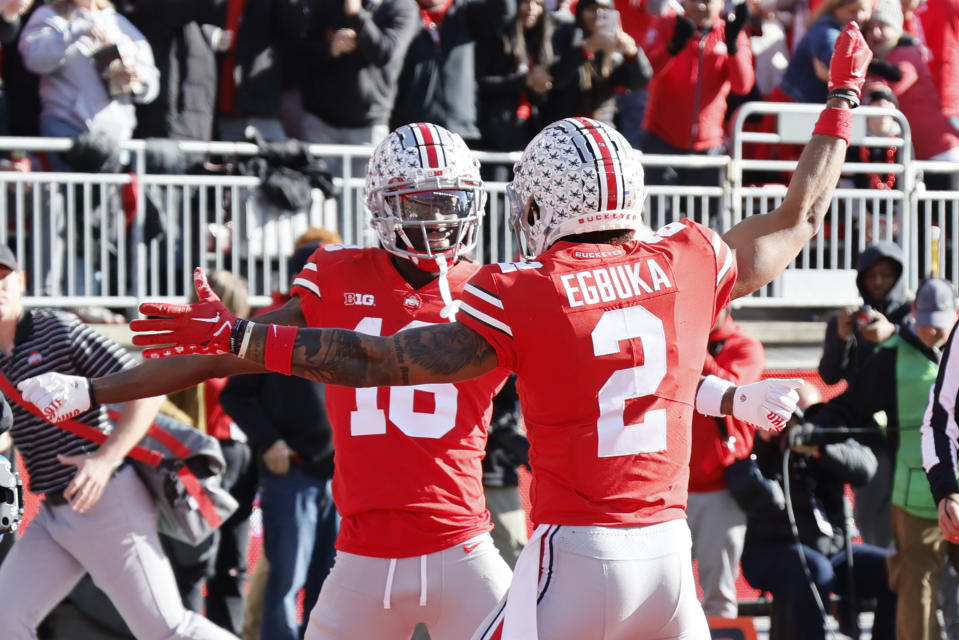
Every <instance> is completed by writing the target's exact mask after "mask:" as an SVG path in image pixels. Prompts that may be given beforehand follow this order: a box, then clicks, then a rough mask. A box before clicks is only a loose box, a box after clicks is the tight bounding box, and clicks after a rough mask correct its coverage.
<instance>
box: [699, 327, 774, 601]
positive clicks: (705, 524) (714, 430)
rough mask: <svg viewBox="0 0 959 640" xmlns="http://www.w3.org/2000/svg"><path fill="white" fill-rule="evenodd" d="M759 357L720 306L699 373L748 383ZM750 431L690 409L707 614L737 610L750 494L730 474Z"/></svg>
mask: <svg viewBox="0 0 959 640" xmlns="http://www.w3.org/2000/svg"><path fill="white" fill-rule="evenodd" d="M765 360H766V355H765V352H764V351H763V345H762V343H761V342H760V341H759V340H756V339H755V338H753V337H751V336H748V335H746V334H745V333H744V332H743V330H742V327H740V326H739V325H737V324H736V323H735V322H733V319H732V317H731V316H730V315H729V311H728V310H727V309H724V310H723V311H721V312H720V314H719V317H718V318H717V319H716V323H715V324H714V325H713V328H712V331H710V333H709V343H708V346H707V354H706V360H705V361H704V363H703V375H704V376H708V375H715V376H719V377H720V378H724V379H726V380H730V381H732V382H735V383H736V384H748V383H750V382H756V381H757V380H759V378H760V376H761V375H762V372H763V366H764V364H765ZM754 431H755V427H753V426H752V425H750V424H748V423H746V422H743V421H742V420H737V419H736V418H733V417H732V416H725V417H721V418H717V417H711V416H705V415H703V414H701V413H694V414H693V423H692V438H691V440H690V443H691V447H692V451H691V455H690V461H689V502H688V503H687V506H686V518H687V520H688V522H689V529H690V531H691V533H692V536H693V557H694V558H696V560H697V561H698V562H699V584H700V586H701V587H702V588H703V601H702V602H703V612H704V613H705V614H706V615H707V616H718V617H723V618H735V617H736V614H737V602H736V578H737V576H738V573H739V557H740V556H741V555H742V552H743V540H744V538H745V536H746V513H745V509H746V508H747V507H748V504H749V502H751V499H750V498H751V496H748V497H747V496H746V494H743V493H739V494H738V495H737V491H738V484H739V478H738V477H735V476H737V475H739V474H740V473H741V472H743V471H745V472H746V473H747V474H748V471H749V468H748V467H749V462H750V460H749V454H750V452H751V450H752V447H753V432H754ZM731 476H733V477H731ZM744 497H745V498H746V500H745V501H743V500H742V498H744Z"/></svg>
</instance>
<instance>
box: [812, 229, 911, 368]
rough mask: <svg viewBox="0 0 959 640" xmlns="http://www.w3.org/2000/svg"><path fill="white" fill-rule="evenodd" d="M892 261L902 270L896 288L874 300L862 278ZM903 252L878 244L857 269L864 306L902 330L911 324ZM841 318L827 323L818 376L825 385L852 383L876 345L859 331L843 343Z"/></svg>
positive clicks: (891, 245)
mask: <svg viewBox="0 0 959 640" xmlns="http://www.w3.org/2000/svg"><path fill="white" fill-rule="evenodd" d="M883 258H889V259H891V260H893V261H894V262H895V263H896V264H897V265H898V266H899V278H898V279H897V280H896V284H894V285H893V287H892V289H890V290H889V293H887V294H886V295H885V296H884V297H883V298H881V299H875V298H871V297H870V296H869V294H868V293H867V292H866V290H865V287H864V286H863V274H864V273H865V272H866V270H867V269H869V268H870V267H871V266H873V265H874V264H876V263H877V262H879V261H880V260H882V259H883ZM902 262H903V256H902V249H901V248H900V247H899V245H897V244H896V243H894V242H877V243H875V244H871V245H869V246H867V247H866V249H865V250H864V251H863V252H862V254H860V256H859V262H858V264H857V265H856V271H857V272H858V275H857V276H856V288H857V289H859V295H861V296H862V300H863V304H868V305H869V306H870V307H872V308H873V309H875V310H876V311H878V312H880V313H881V314H883V315H884V316H886V319H887V320H889V322H891V323H893V324H894V325H896V331H897V332H898V331H899V326H900V325H902V324H903V323H904V322H906V321H907V320H908V317H909V309H910V303H909V299H908V298H907V297H906V285H905V282H903V279H902ZM838 321H839V317H838V314H836V315H833V316H832V317H831V318H829V321H828V322H827V323H826V339H825V344H824V345H823V352H822V358H821V359H820V360H819V375H820V376H821V377H822V379H823V381H824V382H825V383H826V384H836V383H837V382H839V381H840V380H846V381H851V380H852V378H854V377H855V376H856V373H857V372H858V371H859V367H860V365H861V364H862V361H863V360H865V359H866V357H868V355H869V354H871V353H872V352H873V348H874V347H875V346H876V344H875V343H874V342H872V341H870V340H866V339H865V338H863V337H862V335H861V334H860V333H859V331H854V332H853V338H852V339H850V340H849V342H843V341H842V339H841V338H840V337H839V329H838Z"/></svg>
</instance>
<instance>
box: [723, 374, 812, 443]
mask: <svg viewBox="0 0 959 640" xmlns="http://www.w3.org/2000/svg"><path fill="white" fill-rule="evenodd" d="M802 384H803V381H802V379H801V378H767V379H766V380H760V381H759V382H754V383H752V384H747V385H743V386H741V387H736V392H735V395H734V396H733V417H734V418H736V419H738V420H742V421H743V422H748V423H749V424H751V425H755V426H756V427H758V428H760V429H762V430H764V431H782V429H783V427H785V426H786V423H787V422H789V418H790V417H791V416H792V414H793V411H795V410H796V403H798V402H799V393H798V392H797V391H796V389H798V388H799V387H801V386H802Z"/></svg>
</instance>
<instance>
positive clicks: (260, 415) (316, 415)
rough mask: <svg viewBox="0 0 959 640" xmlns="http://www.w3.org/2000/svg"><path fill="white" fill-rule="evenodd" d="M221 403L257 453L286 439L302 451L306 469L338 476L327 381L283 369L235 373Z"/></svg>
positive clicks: (313, 472)
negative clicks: (286, 372)
mask: <svg viewBox="0 0 959 640" xmlns="http://www.w3.org/2000/svg"><path fill="white" fill-rule="evenodd" d="M220 404H221V405H223V409H224V410H225V411H226V412H227V413H228V414H230V417H231V418H233V421H234V422H235V423H236V424H237V426H238V427H240V429H242V430H243V433H245V434H246V436H247V438H249V439H250V444H251V445H252V446H253V448H254V449H255V450H256V451H257V452H259V453H261V454H262V453H263V452H265V451H266V450H267V449H269V448H270V446H271V445H272V444H273V443H274V442H276V441H277V440H279V439H281V438H282V439H283V440H284V441H285V442H286V444H287V445H288V446H289V447H290V448H291V449H293V451H295V452H296V453H297V454H298V455H299V456H300V458H301V459H302V466H303V469H304V470H305V471H307V472H309V473H312V474H313V475H316V476H319V477H321V478H327V479H329V478H332V477H333V432H332V430H331V429H330V422H329V420H328V419H327V416H326V392H325V386H324V385H323V384H322V383H320V382H313V381H312V380H307V379H305V378H298V377H296V376H285V375H283V374H281V373H256V374H249V375H242V376H233V377H231V378H230V380H229V382H227V384H226V387H225V388H224V389H223V393H221V394H220Z"/></svg>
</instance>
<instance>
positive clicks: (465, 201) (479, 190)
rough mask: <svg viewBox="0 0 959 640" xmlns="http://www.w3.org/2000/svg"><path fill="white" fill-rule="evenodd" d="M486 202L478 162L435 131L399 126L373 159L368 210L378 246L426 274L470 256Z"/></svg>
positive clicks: (452, 137) (458, 141)
mask: <svg viewBox="0 0 959 640" xmlns="http://www.w3.org/2000/svg"><path fill="white" fill-rule="evenodd" d="M485 202H486V192H485V190H484V188H483V181H482V180H481V179H480V171H479V162H477V161H476V159H475V158H474V157H473V155H472V153H471V152H470V150H469V148H468V147H467V146H466V143H465V142H463V139H462V138H460V136H458V135H457V134H455V133H453V132H451V131H448V130H447V129H444V128H443V127H440V126H438V125H435V124H430V123H424V122H419V123H413V124H407V125H403V126H402V127H399V128H398V129H396V130H395V131H393V132H392V133H391V134H390V135H389V136H387V137H386V138H385V139H384V140H383V141H382V142H380V144H379V145H377V147H376V149H375V150H374V151H373V155H372V157H371V158H370V167H369V171H368V172H367V177H366V206H367V209H368V210H369V212H370V216H371V224H372V226H373V228H374V229H375V230H376V232H377V234H378V236H379V239H380V243H381V244H382V246H383V248H384V249H386V250H387V251H389V252H390V253H393V254H394V255H397V256H400V257H403V258H407V259H409V260H411V261H412V262H413V263H414V264H416V265H417V266H418V267H420V268H421V269H424V270H426V271H432V272H437V271H438V270H439V265H438V262H437V259H438V258H439V257H442V258H443V259H444V260H445V261H446V262H447V264H449V265H452V264H453V263H454V262H455V261H456V260H457V259H458V258H460V257H461V256H464V255H467V254H469V253H470V252H472V250H473V249H474V248H475V246H476V236H477V233H476V231H477V228H478V227H479V224H480V220H481V218H482V215H483V211H484V206H485Z"/></svg>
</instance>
